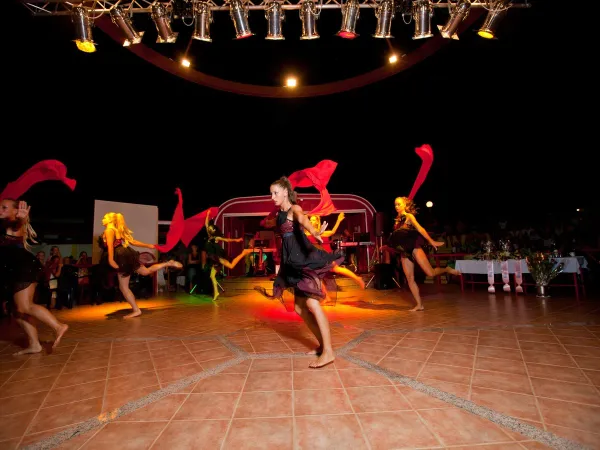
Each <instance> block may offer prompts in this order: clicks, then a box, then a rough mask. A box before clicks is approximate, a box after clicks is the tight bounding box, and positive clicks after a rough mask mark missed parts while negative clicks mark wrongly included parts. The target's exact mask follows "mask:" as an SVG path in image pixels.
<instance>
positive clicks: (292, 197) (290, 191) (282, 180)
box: [271, 177, 298, 205]
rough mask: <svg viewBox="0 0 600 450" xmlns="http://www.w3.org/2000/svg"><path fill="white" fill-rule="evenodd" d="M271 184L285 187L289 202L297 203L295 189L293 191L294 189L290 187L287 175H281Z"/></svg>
mask: <svg viewBox="0 0 600 450" xmlns="http://www.w3.org/2000/svg"><path fill="white" fill-rule="evenodd" d="M271 186H279V187H281V188H283V189H286V190H287V192H288V199H289V200H290V203H291V204H292V205H297V204H298V203H297V202H296V200H297V198H298V193H297V192H296V191H294V189H292V183H290V180H288V178H287V177H281V178H280V179H279V180H277V181H274V182H273V183H271Z"/></svg>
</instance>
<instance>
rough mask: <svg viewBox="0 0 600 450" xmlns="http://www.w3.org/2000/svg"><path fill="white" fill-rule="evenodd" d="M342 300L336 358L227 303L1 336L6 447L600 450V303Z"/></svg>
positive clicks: (73, 317) (283, 318) (336, 314)
mask: <svg viewBox="0 0 600 450" xmlns="http://www.w3.org/2000/svg"><path fill="white" fill-rule="evenodd" d="M422 292H423V294H424V305H425V307H426V310H425V311H424V312H409V311H408V309H409V308H410V307H411V306H412V305H413V302H412V297H411V296H410V293H408V291H406V290H399V289H396V290H385V291H377V290H374V289H367V290H365V291H359V290H353V291H347V292H344V293H341V294H340V295H339V296H338V297H337V301H336V302H335V304H332V305H331V306H327V307H326V313H327V315H328V317H329V319H330V322H331V332H332V336H333V342H334V346H335V348H336V351H337V358H336V360H335V363H334V364H331V365H329V366H327V367H325V368H322V369H317V370H315V369H310V368H309V367H308V365H309V362H311V361H312V360H313V358H314V357H307V356H305V352H306V351H307V350H310V349H312V348H314V347H315V345H316V342H315V340H314V338H313V337H312V336H311V334H310V333H309V331H308V329H307V327H306V326H305V325H304V324H303V323H302V322H301V321H300V319H299V318H298V317H297V316H296V315H295V313H293V312H290V310H291V303H290V301H291V299H290V298H287V301H286V302H285V304H282V303H280V302H279V301H268V300H265V299H263V298H262V297H260V296H259V294H257V293H256V292H254V291H233V290H230V289H228V290H227V292H226V293H225V294H223V295H222V296H221V297H219V301H218V302H219V306H218V307H217V306H215V305H214V304H213V303H212V302H211V301H210V298H208V297H206V296H190V295H187V294H178V295H177V296H173V297H171V298H167V297H165V298H160V297H159V298H155V299H151V300H142V301H140V302H139V304H140V306H141V308H142V311H143V315H142V316H141V317H139V318H134V319H129V320H124V319H123V316H124V315H125V314H127V313H128V312H129V311H130V310H129V308H128V306H127V304H126V303H119V302H115V303H107V304H104V305H99V306H89V305H88V306H81V307H75V308H74V309H73V310H63V311H58V312H57V313H56V314H57V316H58V317H59V318H60V320H62V321H64V322H66V323H68V324H69V325H70V330H69V331H68V333H67V334H66V335H65V338H64V339H63V341H62V343H61V345H60V346H59V347H58V348H56V349H55V350H54V351H52V350H51V347H50V346H51V342H52V334H51V333H50V332H49V330H47V329H44V328H43V327H41V328H40V336H41V339H42V340H43V341H45V342H44V347H45V349H44V351H43V352H42V353H40V354H36V355H24V356H12V354H13V353H14V352H15V351H16V350H18V349H19V348H20V346H24V345H25V342H24V335H23V334H22V333H21V331H20V329H19V328H18V327H17V325H16V324H15V323H14V322H8V321H5V322H3V323H2V326H1V328H0V330H1V335H0V339H2V340H1V341H0V415H1V416H2V417H0V449H16V448H31V449H34V448H36V449H37V448H40V449H41V448H69V449H78V448H84V449H101V448H102V449H103V448H106V449H140V450H141V449H150V448H151V449H271V448H273V449H277V450H284V449H311V450H312V449H344V450H349V449H352V450H354V449H373V450H374V449H398V448H420V449H423V448H452V449H459V448H460V449H466V448H472V449H480V450H484V449H486V450H487V449H499V450H500V449H515V450H516V449H538V448H560V449H562V448H564V449H567V448H568V449H576V448H600V390H599V389H600V325H596V324H598V323H600V322H599V320H598V317H599V313H600V302H599V301H598V300H597V299H594V298H592V297H591V296H590V297H589V298H588V299H586V300H582V301H581V302H580V303H577V302H576V301H575V299H574V298H569V297H559V296H557V297H553V298H550V299H547V300H540V299H536V298H535V296H534V295H528V296H526V297H523V296H519V297H515V295H514V294H513V295H512V296H511V295H505V294H504V293H497V294H496V295H488V294H487V292H486V291H485V289H484V288H482V290H477V291H476V292H474V293H473V292H466V293H464V294H463V293H461V292H460V290H459V289H458V288H457V287H456V286H455V285H446V286H442V288H441V292H437V290H436V288H435V287H434V286H432V285H425V286H423V287H422ZM565 295H568V292H567V293H566V294H565Z"/></svg>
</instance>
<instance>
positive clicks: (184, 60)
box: [181, 58, 192, 67]
mask: <svg viewBox="0 0 600 450" xmlns="http://www.w3.org/2000/svg"><path fill="white" fill-rule="evenodd" d="M181 65H182V66H183V67H190V66H191V65H192V63H191V62H190V60H189V59H185V58H183V59H182V60H181Z"/></svg>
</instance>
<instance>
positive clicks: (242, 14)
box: [229, 0, 254, 39]
mask: <svg viewBox="0 0 600 450" xmlns="http://www.w3.org/2000/svg"><path fill="white" fill-rule="evenodd" d="M229 13H230V15H231V20H233V26H234V27H235V38H236V39H244V38H247V37H250V36H252V35H254V33H252V31H250V25H248V7H247V6H244V4H243V3H242V0H231V9H230V10H229Z"/></svg>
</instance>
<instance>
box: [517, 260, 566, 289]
mask: <svg viewBox="0 0 600 450" xmlns="http://www.w3.org/2000/svg"><path fill="white" fill-rule="evenodd" d="M525 260H526V261H527V267H528V268H529V273H531V276H532V277H533V279H534V280H535V284H536V285H538V286H547V285H548V284H549V283H550V281H551V280H552V279H553V278H555V277H556V276H557V275H559V274H560V273H562V271H563V269H564V268H565V264H564V263H563V262H560V263H559V262H557V261H556V260H555V259H554V258H552V257H551V256H550V255H548V254H544V253H542V252H536V253H532V254H531V255H529V256H527V257H526V258H525Z"/></svg>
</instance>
